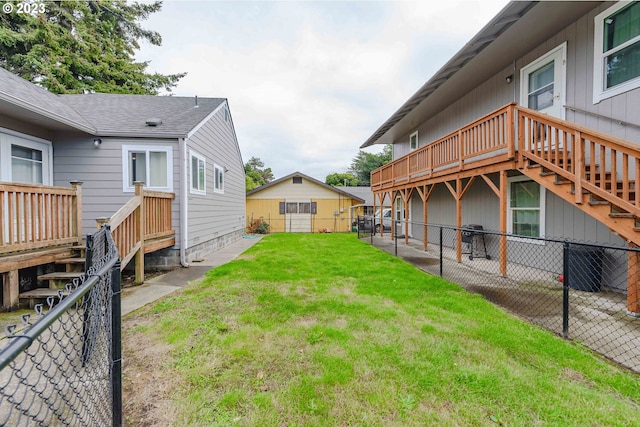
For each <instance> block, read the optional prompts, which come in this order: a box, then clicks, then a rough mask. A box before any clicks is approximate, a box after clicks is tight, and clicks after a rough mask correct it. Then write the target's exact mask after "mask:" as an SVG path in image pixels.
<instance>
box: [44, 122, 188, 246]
mask: <svg viewBox="0 0 640 427" xmlns="http://www.w3.org/2000/svg"><path fill="white" fill-rule="evenodd" d="M93 138H94V137H93V136H85V135H82V134H71V133H68V134H59V135H57V136H56V138H55V139H54V144H53V150H54V156H53V158H54V160H53V181H54V185H60V186H67V185H69V181H72V180H77V181H82V182H83V184H82V208H83V213H82V215H83V216H82V229H83V234H84V235H86V234H88V233H93V232H95V229H96V218H99V217H110V216H112V215H113V214H114V213H116V212H117V211H118V209H120V208H121V207H122V206H123V205H124V204H125V203H126V202H127V201H128V200H129V199H131V197H132V196H133V193H132V192H124V191H123V169H122V164H123V159H122V146H123V145H149V146H170V147H172V149H173V150H172V151H173V159H172V165H173V177H172V180H173V192H174V193H175V195H176V198H175V199H174V200H173V204H172V221H173V228H174V230H175V231H176V248H177V247H179V242H180V240H179V236H180V222H179V218H180V217H179V215H180V213H179V206H180V205H179V203H180V191H179V190H180V168H179V166H180V163H179V156H180V152H179V148H178V143H177V141H176V140H158V139H123V138H101V139H102V144H100V147H98V148H96V147H95V146H94V144H93ZM125 161H126V160H125Z"/></svg>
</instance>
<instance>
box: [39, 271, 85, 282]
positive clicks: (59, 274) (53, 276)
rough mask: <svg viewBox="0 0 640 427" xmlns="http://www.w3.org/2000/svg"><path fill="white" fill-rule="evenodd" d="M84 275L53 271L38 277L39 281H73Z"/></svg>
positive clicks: (77, 272) (78, 272)
mask: <svg viewBox="0 0 640 427" xmlns="http://www.w3.org/2000/svg"><path fill="white" fill-rule="evenodd" d="M83 274H84V273H83V272H81V271H54V272H53V273H46V274H42V275H40V276H38V279H39V280H50V279H54V280H57V279H75V278H76V277H80V276H82V275H83Z"/></svg>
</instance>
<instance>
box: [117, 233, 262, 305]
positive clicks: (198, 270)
mask: <svg viewBox="0 0 640 427" xmlns="http://www.w3.org/2000/svg"><path fill="white" fill-rule="evenodd" d="M261 238H262V235H255V236H254V235H251V236H246V237H244V238H242V239H240V240H238V241H236V242H234V243H232V244H230V245H227V246H225V247H224V248H221V249H218V250H217V251H215V252H213V253H211V254H209V255H207V256H206V257H204V258H203V259H201V260H197V262H196V261H194V262H191V264H190V267H188V268H185V267H181V268H178V269H176V270H173V271H170V272H168V273H166V274H162V275H160V276H156V277H154V278H152V279H149V280H147V281H145V282H144V283H143V284H142V285H139V286H135V287H132V288H126V289H123V291H122V315H123V316H124V315H125V314H128V313H131V312H132V311H134V310H137V309H138V308H140V307H143V306H145V305H147V304H149V303H151V302H153V301H156V300H157V299H159V298H162V297H163V296H165V295H168V294H170V293H171V292H174V291H176V290H177V289H180V288H181V287H183V286H185V285H187V284H189V283H190V282H193V281H194V280H199V279H201V278H202V277H203V276H204V274H205V273H206V272H207V271H209V270H211V269H213V268H216V267H218V266H220V265H222V264H226V263H228V262H229V261H232V260H234V259H235V258H237V257H238V256H239V255H240V254H241V253H243V252H244V251H246V250H247V249H249V248H250V247H251V246H253V245H254V244H256V243H257V242H258V241H259V240H260V239H261Z"/></svg>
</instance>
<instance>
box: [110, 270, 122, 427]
mask: <svg viewBox="0 0 640 427" xmlns="http://www.w3.org/2000/svg"><path fill="white" fill-rule="evenodd" d="M121 286H122V283H121V275H120V261H119V260H118V262H116V264H115V265H114V266H113V268H112V269H111V291H112V293H111V361H112V369H111V392H112V393H111V395H112V396H113V401H112V402H111V405H112V406H111V409H112V420H113V426H114V427H120V426H122V330H121V327H122V306H121V301H120V292H121Z"/></svg>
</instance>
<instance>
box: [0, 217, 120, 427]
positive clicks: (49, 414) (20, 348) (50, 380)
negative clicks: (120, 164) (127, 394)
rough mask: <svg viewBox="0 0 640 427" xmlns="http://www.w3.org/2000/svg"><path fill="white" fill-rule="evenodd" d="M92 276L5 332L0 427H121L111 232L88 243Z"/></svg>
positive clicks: (116, 266)
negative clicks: (111, 426) (57, 426)
mask: <svg viewBox="0 0 640 427" xmlns="http://www.w3.org/2000/svg"><path fill="white" fill-rule="evenodd" d="M86 259H87V261H86V269H85V273H84V274H83V275H82V276H80V277H79V278H77V279H74V280H73V282H71V283H68V284H67V285H66V288H65V289H64V290H63V289H61V290H59V291H58V295H57V296H56V297H48V298H47V302H46V308H45V304H37V305H36V306H35V313H34V315H30V314H25V315H22V318H21V321H22V324H21V325H8V326H6V327H5V334H6V345H5V346H4V348H2V350H0V425H3V426H5V425H6V426H32V425H33V426H56V425H65V426H109V425H113V426H120V425H122V392H121V389H122V386H121V360H120V357H121V348H120V316H121V312H120V285H121V283H120V262H119V259H118V252H117V249H116V247H115V244H114V242H113V240H112V238H111V232H110V231H109V228H108V226H104V227H102V229H101V230H100V231H98V232H97V233H95V234H94V235H93V236H88V238H87V253H86Z"/></svg>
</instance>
